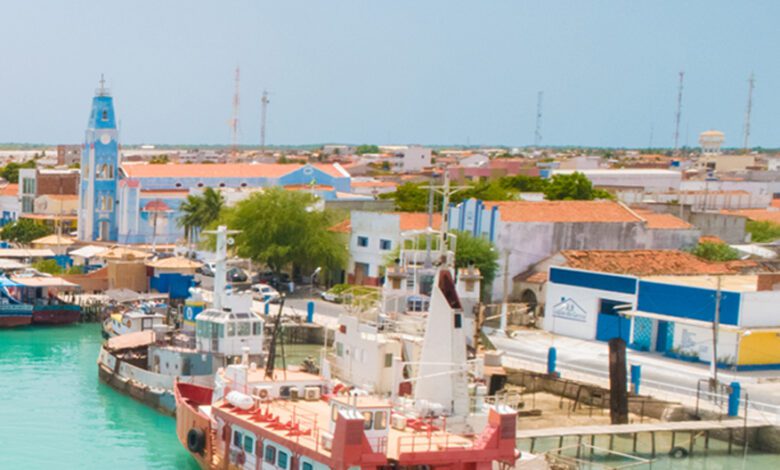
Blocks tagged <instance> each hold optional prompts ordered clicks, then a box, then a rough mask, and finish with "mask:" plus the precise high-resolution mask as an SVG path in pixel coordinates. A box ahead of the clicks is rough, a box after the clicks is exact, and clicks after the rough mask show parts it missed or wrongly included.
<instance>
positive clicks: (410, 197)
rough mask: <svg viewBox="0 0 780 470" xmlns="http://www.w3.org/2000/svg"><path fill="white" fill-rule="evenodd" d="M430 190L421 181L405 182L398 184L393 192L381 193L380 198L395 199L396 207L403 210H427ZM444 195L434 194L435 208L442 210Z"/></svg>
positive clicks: (435, 209)
mask: <svg viewBox="0 0 780 470" xmlns="http://www.w3.org/2000/svg"><path fill="white" fill-rule="evenodd" d="M428 192H429V190H428V189H427V188H423V184H421V183H404V184H402V185H401V186H398V187H397V188H396V190H395V191H393V192H392V193H385V194H380V195H379V198H380V199H393V200H394V201H395V209H396V210H398V211H402V212H427V211H428V197H429V195H428ZM441 204H442V197H441V195H440V194H438V193H434V195H433V210H434V211H440V210H441Z"/></svg>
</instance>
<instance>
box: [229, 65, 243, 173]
mask: <svg viewBox="0 0 780 470" xmlns="http://www.w3.org/2000/svg"><path fill="white" fill-rule="evenodd" d="M240 82H241V69H240V68H239V67H236V89H235V92H234V93H233V117H232V118H231V119H230V157H231V158H232V159H233V160H235V159H236V157H237V156H238V111H239V106H240V104H241V95H240V87H239V85H240Z"/></svg>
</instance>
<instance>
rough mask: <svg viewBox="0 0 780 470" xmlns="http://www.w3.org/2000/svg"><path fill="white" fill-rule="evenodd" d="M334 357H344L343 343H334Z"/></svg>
mask: <svg viewBox="0 0 780 470" xmlns="http://www.w3.org/2000/svg"><path fill="white" fill-rule="evenodd" d="M336 355H337V356H338V357H343V356H344V343H336Z"/></svg>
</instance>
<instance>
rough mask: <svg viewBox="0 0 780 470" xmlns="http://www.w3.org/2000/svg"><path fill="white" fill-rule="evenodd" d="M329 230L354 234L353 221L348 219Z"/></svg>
mask: <svg viewBox="0 0 780 470" xmlns="http://www.w3.org/2000/svg"><path fill="white" fill-rule="evenodd" d="M328 230H330V231H331V232H336V233H351V232H352V220H350V219H349V217H347V218H346V219H344V220H342V221H341V222H339V223H337V224H336V225H334V226H332V227H330V228H329V229H328Z"/></svg>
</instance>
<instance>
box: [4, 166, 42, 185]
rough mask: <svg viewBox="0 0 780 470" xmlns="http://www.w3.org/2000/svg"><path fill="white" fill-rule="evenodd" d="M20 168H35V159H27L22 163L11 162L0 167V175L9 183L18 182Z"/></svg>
mask: <svg viewBox="0 0 780 470" xmlns="http://www.w3.org/2000/svg"><path fill="white" fill-rule="evenodd" d="M22 168H35V160H27V161H26V162H23V163H17V162H11V163H9V164H8V165H6V166H4V167H3V168H2V169H0V176H2V177H3V178H5V179H6V180H7V181H8V182H9V183H18V182H19V170H21V169H22Z"/></svg>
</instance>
